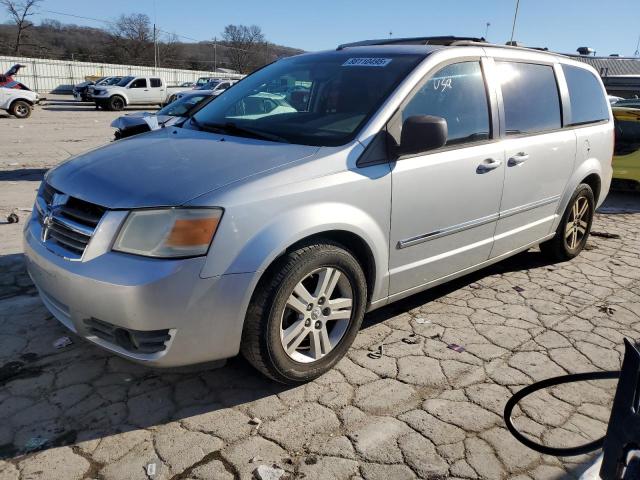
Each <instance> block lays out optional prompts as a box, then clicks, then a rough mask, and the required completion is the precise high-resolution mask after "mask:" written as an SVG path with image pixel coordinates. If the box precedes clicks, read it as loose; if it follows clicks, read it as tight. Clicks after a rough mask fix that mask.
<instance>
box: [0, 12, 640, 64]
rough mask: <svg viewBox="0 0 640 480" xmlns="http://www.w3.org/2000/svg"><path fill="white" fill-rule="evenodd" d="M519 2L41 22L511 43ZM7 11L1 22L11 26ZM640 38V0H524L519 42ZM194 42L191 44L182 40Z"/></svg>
mask: <svg viewBox="0 0 640 480" xmlns="http://www.w3.org/2000/svg"><path fill="white" fill-rule="evenodd" d="M515 5H516V0H485V1H482V0H457V1H456V0H439V1H438V0H422V1H420V0H321V1H318V0H311V1H309V0H307V1H303V0H277V1H265V0H236V1H227V0H190V1H187V2H176V1H175V0H171V1H169V0H109V1H104V2H89V1H87V0H44V1H43V3H42V5H41V7H40V12H39V14H38V15H37V16H36V17H35V21H36V22H38V20H41V19H43V18H52V19H56V20H59V21H61V22H63V23H76V24H79V25H89V26H105V25H104V24H101V23H99V22H96V21H92V20H84V19H78V18H72V17H69V16H64V15H59V14H56V13H52V12H54V11H55V12H62V13H67V14H75V15H79V16H86V17H93V18H99V19H105V20H113V19H115V18H117V17H118V16H119V15H120V14H122V13H146V14H148V15H149V16H150V18H151V19H152V21H153V20H154V19H155V21H156V23H157V25H158V27H159V28H161V29H162V30H164V31H168V32H172V33H176V34H177V35H183V36H184V37H188V38H191V39H197V40H211V39H213V37H215V36H217V37H218V38H219V37H220V33H221V32H222V31H223V30H224V26H225V25H228V24H244V25H251V24H255V25H259V26H260V27H261V28H262V31H263V32H264V34H265V36H266V38H267V40H269V41H270V42H272V43H276V44H280V45H286V46H291V47H296V48H301V49H303V50H307V51H315V50H325V49H332V48H335V47H336V46H337V45H338V44H340V43H345V42H350V41H357V40H363V39H371V38H386V37H389V34H390V32H391V35H392V36H393V37H408V36H432V35H458V36H483V35H484V34H485V31H486V24H487V23H490V26H489V31H488V40H489V41H491V42H494V43H504V42H506V41H507V40H509V38H510V35H511V27H512V22H513V15H514V11H515ZM2 15H3V14H2V13H0V21H2V20H7V17H6V16H4V17H3V16H2ZM639 36H640V0H609V1H603V0H520V8H519V12H518V20H517V23H516V30H515V35H514V39H515V40H517V41H519V42H522V43H523V44H525V45H527V46H535V47H548V48H549V49H550V50H554V51H558V52H563V53H573V52H575V50H576V48H577V47H580V46H588V47H592V48H594V49H595V50H596V52H597V54H598V55H609V54H611V53H618V54H620V55H621V56H632V55H633V54H634V51H635V50H636V44H637V42H638V38H639ZM181 40H183V41H188V40H187V38H181Z"/></svg>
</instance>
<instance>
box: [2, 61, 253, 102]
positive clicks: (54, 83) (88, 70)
mask: <svg viewBox="0 0 640 480" xmlns="http://www.w3.org/2000/svg"><path fill="white" fill-rule="evenodd" d="M16 63H20V64H23V65H26V67H25V68H24V69H22V70H20V73H19V74H18V75H17V76H16V80H18V81H19V82H22V83H24V84H25V85H27V86H28V87H29V88H31V89H32V90H35V91H37V92H41V93H68V92H71V90H72V89H73V86H74V85H75V84H77V83H80V82H84V81H85V77H88V76H97V77H104V76H125V75H139V76H152V75H153V76H158V77H161V78H164V80H165V81H166V82H167V85H170V86H174V85H180V84H181V83H184V82H195V81H196V80H197V79H198V78H199V77H213V76H215V77H219V78H242V77H243V75H239V74H233V73H219V72H218V73H213V72H207V71H202V70H180V69H175V68H154V67H146V66H134V65H116V64H110V63H92V62H73V61H70V60H49V59H44V58H27V57H10V56H3V55H0V73H4V72H6V71H7V70H9V68H10V67H11V66H12V65H15V64H16Z"/></svg>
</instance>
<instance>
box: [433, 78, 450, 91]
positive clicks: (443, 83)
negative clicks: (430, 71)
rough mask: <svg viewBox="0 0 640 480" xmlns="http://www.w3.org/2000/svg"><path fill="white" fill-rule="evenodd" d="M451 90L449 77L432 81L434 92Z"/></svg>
mask: <svg viewBox="0 0 640 480" xmlns="http://www.w3.org/2000/svg"><path fill="white" fill-rule="evenodd" d="M452 88H453V78H451V77H446V78H442V79H441V78H438V79H434V81H433V89H434V90H438V91H440V92H444V91H445V90H447V89H452Z"/></svg>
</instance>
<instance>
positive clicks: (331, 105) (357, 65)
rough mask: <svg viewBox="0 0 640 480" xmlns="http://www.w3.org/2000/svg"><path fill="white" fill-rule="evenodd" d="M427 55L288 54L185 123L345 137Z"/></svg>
mask: <svg viewBox="0 0 640 480" xmlns="http://www.w3.org/2000/svg"><path fill="white" fill-rule="evenodd" d="M423 58H424V55H419V54H398V53H394V54H391V53H389V54H384V55H380V54H378V55H364V54H360V53H358V52H354V51H349V50H344V51H340V52H331V53H320V54H308V55H300V56H297V57H290V58H285V59H282V60H279V61H277V62H275V63H272V64H271V65H268V66H267V67H265V68H263V69H261V70H258V71H257V72H255V73H253V74H252V75H250V76H248V77H246V78H245V79H243V80H242V81H241V82H239V83H237V84H236V85H235V86H234V87H233V88H230V89H228V90H226V91H225V92H224V93H222V94H221V95H220V96H219V97H218V98H217V99H216V101H215V102H211V103H209V104H208V105H207V106H205V107H204V108H202V109H201V110H199V111H198V112H197V113H196V114H195V115H194V116H193V119H192V120H191V121H188V122H186V123H185V124H184V126H185V127H186V128H193V129H201V130H209V131H213V132H218V133H228V134H230V135H240V136H242V135H246V136H249V135H251V134H253V135H252V136H255V137H258V138H269V139H272V140H275V141H283V142H289V143H297V144H304V145H315V146H337V145H344V144H345V143H347V142H348V141H350V140H351V139H353V138H354V137H355V135H356V134H357V132H358V131H359V129H360V128H361V127H362V126H363V125H364V124H365V123H366V121H367V120H368V119H369V118H370V117H371V115H373V114H374V113H375V111H376V110H377V109H378V108H379V107H380V105H381V104H382V102H383V101H384V100H385V99H386V98H387V97H388V96H389V94H390V93H391V92H392V91H393V90H394V89H395V87H396V86H397V85H398V84H399V83H400V82H401V81H402V80H403V79H404V78H405V77H406V75H407V74H408V73H409V72H410V71H411V70H412V69H413V68H415V66H416V65H417V64H418V63H419V62H420V60H422V59H423Z"/></svg>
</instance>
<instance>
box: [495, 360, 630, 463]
mask: <svg viewBox="0 0 640 480" xmlns="http://www.w3.org/2000/svg"><path fill="white" fill-rule="evenodd" d="M619 377H620V371H617V372H588V373H575V374H572V375H563V376H561V377H553V378H548V379H546V380H542V381H541V382H537V383H534V384H532V385H529V386H528V387H525V388H523V389H522V390H520V391H519V392H517V393H516V394H514V395H513V397H511V398H510V399H509V401H508V402H507V404H506V405H505V407H504V422H505V423H506V425H507V428H508V429H509V431H510V432H511V435H513V436H514V437H516V439H517V440H518V441H519V442H520V443H522V444H524V445H526V446H527V447H529V448H530V449H532V450H535V451H536V452H540V453H543V454H545V455H553V456H556V457H573V456H576V455H583V454H585V453H590V452H593V451H594V450H598V449H599V448H602V445H603V444H604V437H602V438H599V439H598V440H595V441H593V442H589V443H586V444H584V445H579V446H577V447H570V448H556V447H548V446H546V445H541V444H539V443H536V442H534V441H533V440H531V439H530V438H528V437H526V436H524V435H523V434H522V433H520V432H519V431H518V430H517V429H516V427H515V426H514V425H513V422H512V421H511V413H512V412H513V409H514V408H515V406H516V405H517V404H518V403H519V402H520V400H522V399H523V398H525V397H527V396H529V395H531V394H532V393H535V392H537V391H538V390H543V389H545V388H549V387H555V386H557V385H563V384H565V383H573V382H585V381H588V380H613V379H616V378H619Z"/></svg>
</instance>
